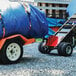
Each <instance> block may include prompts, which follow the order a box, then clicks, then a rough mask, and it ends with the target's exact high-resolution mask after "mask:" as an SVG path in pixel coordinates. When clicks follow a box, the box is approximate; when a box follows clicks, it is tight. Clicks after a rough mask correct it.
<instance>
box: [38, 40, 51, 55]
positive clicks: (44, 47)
mask: <svg viewBox="0 0 76 76" xmlns="http://www.w3.org/2000/svg"><path fill="white" fill-rule="evenodd" d="M45 44H46V42H45V41H44V42H41V43H40V44H39V46H38V50H39V51H40V52H41V53H43V54H48V53H50V48H49V46H47V45H45Z"/></svg>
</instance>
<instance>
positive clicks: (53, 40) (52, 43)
mask: <svg viewBox="0 0 76 76" xmlns="http://www.w3.org/2000/svg"><path fill="white" fill-rule="evenodd" d="M57 43H58V37H57V36H50V37H49V38H48V40H47V44H46V45H47V46H54V47H55V46H57Z"/></svg>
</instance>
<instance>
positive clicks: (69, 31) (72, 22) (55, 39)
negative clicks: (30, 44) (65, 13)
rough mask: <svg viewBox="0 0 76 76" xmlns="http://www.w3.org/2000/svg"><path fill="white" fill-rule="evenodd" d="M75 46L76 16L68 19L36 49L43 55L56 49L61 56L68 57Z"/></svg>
mask: <svg viewBox="0 0 76 76" xmlns="http://www.w3.org/2000/svg"><path fill="white" fill-rule="evenodd" d="M75 44H76V14H75V15H73V16H72V17H70V18H69V19H68V20H67V21H66V22H65V23H64V24H63V25H62V26H61V27H60V28H59V30H58V31H57V32H56V33H55V34H54V35H53V36H50V37H49V38H48V39H44V40H43V41H42V42H41V43H40V45H39V47H38V49H39V51H40V52H41V53H43V54H48V53H50V51H51V50H53V49H55V48H57V50H58V54H59V55H61V56H70V55H71V54H72V52H73V48H74V46H75Z"/></svg>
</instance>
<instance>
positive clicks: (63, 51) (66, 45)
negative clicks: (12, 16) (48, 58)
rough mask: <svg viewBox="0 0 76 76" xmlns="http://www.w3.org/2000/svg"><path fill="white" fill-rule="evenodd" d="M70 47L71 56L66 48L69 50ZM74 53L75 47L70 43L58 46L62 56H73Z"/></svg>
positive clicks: (62, 43)
mask: <svg viewBox="0 0 76 76" xmlns="http://www.w3.org/2000/svg"><path fill="white" fill-rule="evenodd" d="M68 46H70V48H71V52H70V53H69V54H68V53H67V52H66V48H67V47H68ZM72 52H73V47H72V45H71V44H70V43H66V42H61V43H60V44H59V45H58V54H59V55H60V56H71V54H72Z"/></svg>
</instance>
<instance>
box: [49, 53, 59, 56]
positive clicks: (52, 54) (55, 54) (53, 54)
mask: <svg viewBox="0 0 76 76" xmlns="http://www.w3.org/2000/svg"><path fill="white" fill-rule="evenodd" d="M48 55H50V56H60V55H59V54H57V53H49V54H48Z"/></svg>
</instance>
